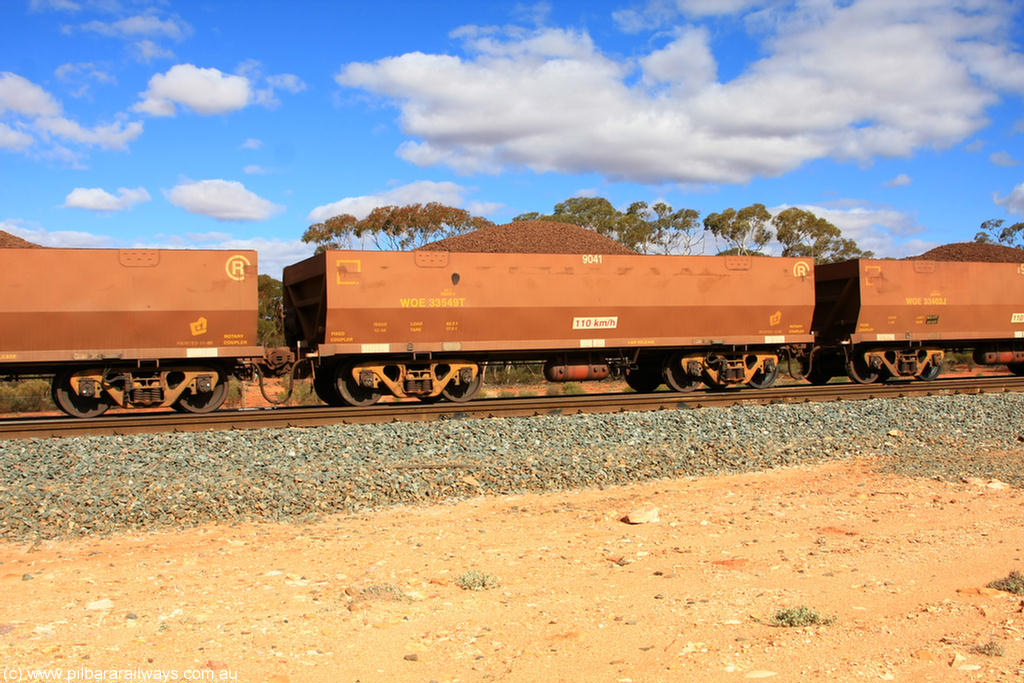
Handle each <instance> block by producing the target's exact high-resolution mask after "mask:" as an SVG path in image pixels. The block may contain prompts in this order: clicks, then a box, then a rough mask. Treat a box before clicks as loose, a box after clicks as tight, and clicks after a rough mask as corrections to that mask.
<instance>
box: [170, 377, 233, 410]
mask: <svg viewBox="0 0 1024 683" xmlns="http://www.w3.org/2000/svg"><path fill="white" fill-rule="evenodd" d="M227 397H228V383H227V380H226V379H225V378H224V377H223V376H221V375H217V384H215V385H214V386H213V389H211V390H210V391H207V392H205V393H199V394H193V393H192V391H191V390H189V391H186V392H185V393H184V394H182V395H181V396H180V397H178V400H177V401H175V402H174V403H173V404H171V405H172V407H173V408H174V409H175V410H177V411H178V412H182V413H212V412H213V411H215V410H217V408H220V407H221V406H222V405H224V399H226V398H227Z"/></svg>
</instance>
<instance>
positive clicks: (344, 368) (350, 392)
mask: <svg viewBox="0 0 1024 683" xmlns="http://www.w3.org/2000/svg"><path fill="white" fill-rule="evenodd" d="M353 367H354V366H353V364H352V363H342V364H341V365H338V366H337V370H336V371H335V373H334V386H335V387H336V390H337V392H338V396H339V397H340V398H341V401H342V403H345V404H348V405H350V406H359V407H362V406H372V405H373V404H374V403H376V402H377V401H379V400H380V390H379V389H371V388H369V387H364V386H360V385H359V383H358V382H356V380H355V379H354V378H353V377H352V368H353Z"/></svg>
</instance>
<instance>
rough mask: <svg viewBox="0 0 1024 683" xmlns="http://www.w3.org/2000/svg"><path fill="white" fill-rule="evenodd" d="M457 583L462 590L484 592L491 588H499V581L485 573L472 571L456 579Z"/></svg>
mask: <svg viewBox="0 0 1024 683" xmlns="http://www.w3.org/2000/svg"><path fill="white" fill-rule="evenodd" d="M455 583H456V585H458V587H459V588H461V589H462V590H467V591H482V590H488V589H490V588H497V586H498V579H496V578H495V577H493V576H491V575H490V574H487V573H485V572H481V571H477V570H476V569H470V570H469V571H468V572H466V573H465V574H463V575H462V576H460V577H458V578H457V579H455Z"/></svg>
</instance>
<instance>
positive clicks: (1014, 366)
mask: <svg viewBox="0 0 1024 683" xmlns="http://www.w3.org/2000/svg"><path fill="white" fill-rule="evenodd" d="M1006 367H1007V369H1009V371H1010V372H1012V373H1013V374H1015V375H1017V376H1018V377H1024V363H1010V364H1008V365H1007V366H1006Z"/></svg>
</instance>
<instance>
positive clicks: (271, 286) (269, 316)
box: [256, 275, 285, 348]
mask: <svg viewBox="0 0 1024 683" xmlns="http://www.w3.org/2000/svg"><path fill="white" fill-rule="evenodd" d="M257 283H258V284H257V289H258V291H259V319H258V320H257V324H256V337H257V339H258V340H259V344H260V346H265V347H268V348H271V347H274V346H284V344H285V342H284V299H283V292H282V289H281V281H280V280H276V279H274V278H272V277H270V276H269V275H260V276H259V278H258V280H257Z"/></svg>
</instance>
